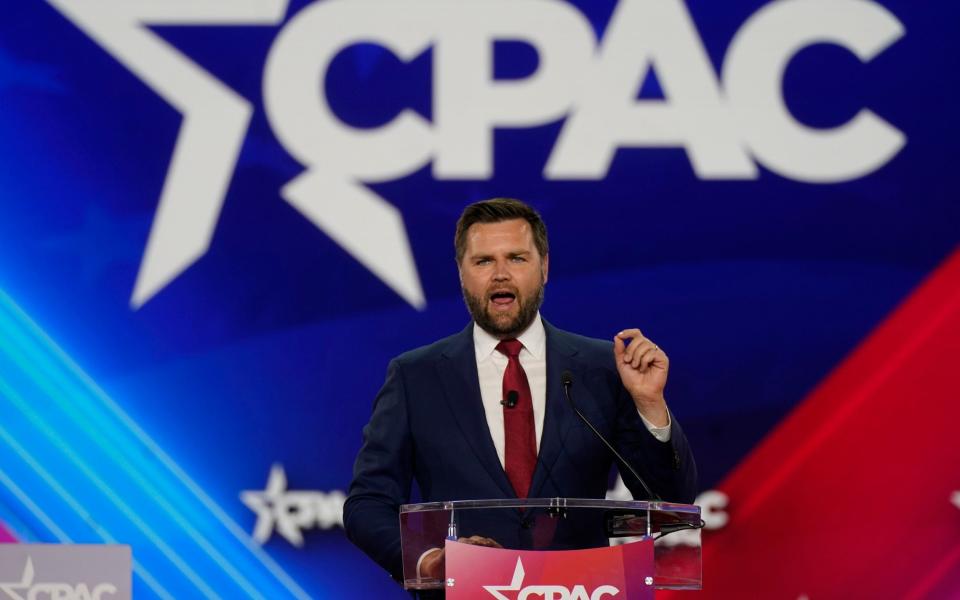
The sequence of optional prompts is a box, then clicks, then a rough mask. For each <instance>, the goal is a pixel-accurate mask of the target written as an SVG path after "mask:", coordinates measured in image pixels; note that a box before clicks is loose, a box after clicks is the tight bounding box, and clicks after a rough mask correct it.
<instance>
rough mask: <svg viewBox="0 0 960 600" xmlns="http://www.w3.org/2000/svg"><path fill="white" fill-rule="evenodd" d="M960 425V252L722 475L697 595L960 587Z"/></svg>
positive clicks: (891, 594)
mask: <svg viewBox="0 0 960 600" xmlns="http://www.w3.org/2000/svg"><path fill="white" fill-rule="evenodd" d="M785 343H789V342H785ZM958 423H960V250H958V251H955V252H954V254H953V255H952V256H951V257H950V258H949V259H948V260H947V261H946V262H945V263H944V264H943V265H941V267H940V268H938V269H937V270H936V271H935V272H934V273H933V274H932V275H931V276H930V277H929V278H928V280H927V281H926V282H924V283H923V284H922V285H921V286H920V287H919V288H918V289H917V290H916V291H915V292H914V293H913V294H912V295H911V296H910V297H909V298H908V299H907V300H906V301H905V302H904V303H903V304H902V305H901V306H900V307H899V308H897V309H896V310H895V311H894V312H893V313H892V314H891V316H890V317H889V318H888V319H887V320H886V321H885V322H884V323H882V324H881V325H880V327H878V328H877V329H876V330H875V331H874V332H873V333H872V334H871V335H870V336H869V337H868V338H867V339H866V340H865V341H864V342H863V343H862V344H861V346H860V347H858V348H857V349H856V350H855V351H854V352H853V353H852V354H851V355H850V356H849V357H848V358H847V359H845V360H844V361H843V362H842V363H841V364H840V365H839V366H838V368H837V369H836V370H835V371H834V372H833V373H832V374H830V376H828V377H827V379H826V380H824V381H823V382H822V383H821V384H820V385H819V386H818V387H817V388H816V389H815V390H814V391H813V392H812V393H811V394H810V396H809V397H808V398H807V399H806V400H805V401H804V402H803V403H802V404H800V405H799V406H798V407H797V409H796V410H794V411H793V412H792V413H791V414H790V415H789V416H788V417H787V418H786V419H785V420H784V421H783V422H782V423H781V424H780V425H779V426H778V427H777V428H776V429H774V430H773V431H772V432H771V433H770V435H769V436H768V437H767V438H766V439H765V440H764V441H763V442H761V443H760V444H759V445H758V446H757V448H756V449H754V451H753V452H751V453H750V455H749V456H748V457H747V458H746V459H745V460H744V461H743V462H742V463H741V464H740V465H739V466H738V467H737V468H736V469H735V470H734V471H733V472H732V473H731V474H730V475H729V477H728V478H727V479H726V481H724V482H723V483H722V484H720V485H719V486H718V489H720V490H722V491H723V492H725V493H726V494H727V495H728V496H729V499H730V503H729V506H728V509H727V512H728V515H729V517H730V520H729V523H728V524H727V526H726V527H724V528H723V529H721V530H719V531H716V532H709V533H705V534H704V553H703V556H704V584H703V585H704V591H703V592H701V593H700V594H699V596H698V597H699V598H704V599H705V598H743V597H757V598H788V599H791V600H792V599H796V598H800V597H803V596H805V597H807V598H809V599H810V600H818V599H819V598H903V597H905V596H907V595H911V596H912V597H915V598H960V576H958V571H960V510H958V508H957V507H956V506H954V504H953V503H952V502H951V496H952V493H953V492H954V491H955V490H960V426H958ZM663 596H665V597H670V596H671V595H670V594H663ZM658 597H661V596H660V595H658Z"/></svg>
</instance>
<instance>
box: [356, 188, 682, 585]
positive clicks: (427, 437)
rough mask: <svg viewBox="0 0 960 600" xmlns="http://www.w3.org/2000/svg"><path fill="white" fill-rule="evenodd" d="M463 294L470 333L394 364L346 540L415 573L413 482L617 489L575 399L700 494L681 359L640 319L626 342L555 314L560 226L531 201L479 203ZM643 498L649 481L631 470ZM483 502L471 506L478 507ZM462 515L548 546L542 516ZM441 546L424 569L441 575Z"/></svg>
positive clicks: (433, 488) (470, 493) (493, 534)
mask: <svg viewBox="0 0 960 600" xmlns="http://www.w3.org/2000/svg"><path fill="white" fill-rule="evenodd" d="M454 245H455V248H456V260H457V268H458V270H459V273H460V283H461V287H462V289H463V297H464V300H465V302H466V305H467V309H468V310H469V311H470V315H471V316H472V317H473V321H472V323H470V325H468V326H467V327H466V329H464V330H463V331H461V332H460V333H457V334H454V335H452V336H450V337H448V338H444V339H442V340H440V341H438V342H435V343H433V344H430V345H429V346H424V347H422V348H417V349H416V350H412V351H410V352H407V353H405V354H402V355H400V356H398V357H397V358H395V359H394V360H393V361H391V363H390V365H389V367H388V369H387V377H386V382H385V383H384V385H383V388H382V389H381V390H380V393H379V394H378V395H377V399H376V402H375V404H374V408H373V414H372V416H371V418H370V422H369V423H368V424H367V426H366V427H365V428H364V430H363V436H364V443H363V446H362V448H361V449H360V452H359V454H358V456H357V460H356V463H355V465H354V479H353V482H352V483H351V485H350V491H349V494H348V497H347V500H346V503H345V504H344V511H343V513H344V514H343V517H344V528H345V529H346V532H347V536H348V537H349V538H350V539H351V541H353V542H354V543H355V544H357V545H358V546H359V547H360V548H361V549H362V550H363V551H364V552H366V553H367V554H368V555H369V556H370V557H371V558H373V559H374V560H375V561H376V562H377V563H378V564H380V565H381V566H382V567H383V568H385V569H386V570H387V571H388V572H389V573H390V574H391V575H392V576H393V577H394V578H395V579H397V580H401V579H402V576H403V574H402V570H403V565H402V560H401V550H400V531H399V522H398V518H397V515H398V509H399V506H400V505H401V504H404V503H407V502H409V501H410V490H411V485H412V482H413V481H414V480H416V483H417V485H418V487H419V490H420V494H421V497H422V501H424V502H433V501H445V500H473V499H510V498H527V497H529V498H548V497H566V498H603V497H604V496H605V494H606V491H607V486H608V475H609V473H610V470H611V465H612V463H613V457H612V455H611V453H610V451H609V450H608V449H607V448H606V447H605V446H604V445H603V443H602V442H601V441H600V440H599V439H598V438H597V437H596V436H595V434H594V433H593V432H592V431H590V430H589V429H588V427H587V426H586V425H584V424H583V422H582V421H581V420H580V419H579V417H577V416H576V414H575V413H574V411H573V409H572V408H571V407H570V405H569V404H568V403H567V402H566V400H565V399H564V392H563V385H564V384H563V382H562V378H568V383H569V381H570V380H572V381H575V382H576V383H575V385H576V388H575V396H576V404H577V407H578V408H579V409H580V411H581V412H582V413H584V415H585V416H586V418H587V419H589V420H590V422H591V423H592V424H593V426H595V427H596V428H597V429H599V430H600V432H601V433H602V434H603V435H604V437H606V438H607V439H608V440H609V441H610V442H611V443H612V444H613V445H614V447H616V449H617V450H618V451H619V453H620V454H621V455H622V456H623V457H624V459H625V460H626V461H627V462H628V463H629V464H630V465H631V466H632V467H633V468H634V469H635V470H636V471H638V472H639V474H640V476H641V477H642V478H643V479H644V480H645V481H646V482H647V484H649V487H650V488H652V489H653V491H654V493H656V494H657V495H659V497H660V498H661V499H663V500H665V501H670V502H682V503H690V502H693V499H694V496H695V495H696V477H697V475H696V467H695V465H694V461H693V455H692V453H691V452H690V449H689V446H688V445H687V441H686V438H685V437H684V435H683V431H682V430H681V429H680V425H679V424H678V423H677V421H676V419H674V418H673V417H672V415H671V414H670V412H669V410H668V409H667V404H666V400H665V398H664V386H665V385H666V381H667V372H668V366H669V361H668V359H667V355H666V354H665V353H664V352H663V350H662V349H660V348H659V346H657V344H655V343H654V342H653V341H651V340H650V339H647V338H645V337H644V336H643V334H642V333H641V332H640V330H639V329H634V328H630V329H624V330H622V331H620V332H619V333H617V334H616V335H615V336H612V337H613V340H612V342H611V341H604V340H598V339H592V338H587V337H583V336H580V335H576V334H573V333H569V332H566V331H562V330H560V329H557V328H555V327H553V326H551V325H550V324H549V323H547V322H546V321H545V320H543V319H542V318H541V317H540V312H539V309H540V305H541V303H542V301H543V292H544V285H545V284H546V283H547V275H548V271H549V258H550V256H549V246H548V243H547V231H546V226H545V225H544V223H543V221H542V220H541V218H540V215H539V214H538V213H537V212H536V211H535V210H533V209H532V208H531V207H530V206H528V205H526V204H524V203H522V202H520V201H518V200H512V199H506V198H497V199H493V200H486V201H483V202H478V203H475V204H472V205H470V206H468V207H467V208H466V209H464V211H463V214H462V215H461V216H460V220H459V221H458V222H457V230H456V235H455V238H454ZM621 476H622V477H623V480H624V482H625V483H626V485H627V487H628V488H629V489H630V490H631V492H632V493H633V495H634V497H635V498H638V499H647V497H648V496H647V494H646V492H645V491H644V489H643V487H642V484H641V483H640V482H639V481H638V480H637V479H636V478H635V477H634V476H633V475H632V474H631V473H630V472H629V470H628V469H625V470H623V471H622V472H621ZM468 512H469V511H468ZM497 512H498V513H501V514H499V515H498V516H497V517H496V518H495V519H494V520H492V521H491V520H490V519H481V520H480V522H477V523H474V524H471V523H469V522H468V521H467V522H463V523H461V526H460V534H461V535H464V536H466V538H465V541H472V542H474V543H480V544H485V545H496V544H499V543H502V544H503V545H504V546H507V547H513V548H524V547H527V548H530V547H537V544H536V541H535V540H533V539H532V538H531V535H530V532H529V529H530V518H531V516H532V515H531V514H529V513H524V512H522V511H507V510H504V511H497ZM576 521H577V520H576V519H566V520H564V522H563V523H560V524H559V526H558V528H557V532H556V534H555V535H554V536H553V538H552V540H551V547H576V545H577V544H584V545H586V544H591V543H596V542H597V539H596V538H597V536H598V535H599V536H600V537H601V539H600V543H602V542H603V539H602V538H603V535H602V529H601V528H599V527H596V524H594V523H577V522H576ZM442 559H443V555H442V551H440V550H439V549H436V550H430V549H427V551H426V552H424V553H423V554H422V555H421V556H420V559H419V561H418V562H419V563H420V564H419V565H417V569H418V570H419V573H420V574H423V575H426V576H437V575H438V574H441V573H442Z"/></svg>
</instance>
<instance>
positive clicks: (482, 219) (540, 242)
mask: <svg viewBox="0 0 960 600" xmlns="http://www.w3.org/2000/svg"><path fill="white" fill-rule="evenodd" d="M512 219H525V220H526V221H527V223H529V224H530V230H531V232H532V233H533V243H534V245H535V246H536V247H537V252H539V253H540V257H541V258H543V257H545V256H547V253H548V252H549V251H550V245H549V244H548V243H547V226H546V225H545V224H544V222H543V219H541V218H540V213H538V212H537V211H536V210H534V209H533V207H531V206H530V205H528V204H526V203H524V202H521V201H519V200H515V199H513V198H492V199H490V200H482V201H480V202H474V203H473V204H471V205H470V206H468V207H466V208H465V209H463V213H462V214H461V215H460V219H459V220H457V233H456V235H454V237H453V245H454V247H455V248H456V251H457V264H458V265H459V264H460V262H461V261H462V260H463V255H464V254H466V252H467V230H468V229H470V226H471V225H473V224H475V223H499V222H501V221H510V220H512Z"/></svg>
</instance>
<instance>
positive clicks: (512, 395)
mask: <svg viewBox="0 0 960 600" xmlns="http://www.w3.org/2000/svg"><path fill="white" fill-rule="evenodd" d="M519 401H520V392H518V391H517V390H510V391H509V392H507V397H506V399H504V400H501V401H500V404H502V405H504V406H506V407H507V408H514V407H515V406H516V405H517V402H519Z"/></svg>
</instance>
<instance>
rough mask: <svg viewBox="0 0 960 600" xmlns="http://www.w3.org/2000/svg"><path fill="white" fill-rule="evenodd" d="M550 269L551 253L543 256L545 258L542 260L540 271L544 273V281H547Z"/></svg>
mask: <svg viewBox="0 0 960 600" xmlns="http://www.w3.org/2000/svg"><path fill="white" fill-rule="evenodd" d="M549 270H550V255H549V254H548V255H546V256H544V257H543V260H542V261H541V262H540V273H541V274H542V275H543V282H544V283H546V282H547V271H549Z"/></svg>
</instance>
